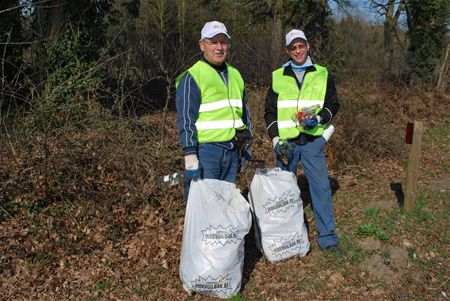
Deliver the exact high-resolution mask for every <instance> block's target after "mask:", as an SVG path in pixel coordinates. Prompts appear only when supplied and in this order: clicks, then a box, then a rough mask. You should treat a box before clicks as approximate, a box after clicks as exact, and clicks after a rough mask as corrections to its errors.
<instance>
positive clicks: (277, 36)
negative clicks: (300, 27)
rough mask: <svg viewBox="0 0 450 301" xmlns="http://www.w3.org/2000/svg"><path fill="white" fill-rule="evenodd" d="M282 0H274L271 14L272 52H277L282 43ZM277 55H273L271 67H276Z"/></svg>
mask: <svg viewBox="0 0 450 301" xmlns="http://www.w3.org/2000/svg"><path fill="white" fill-rule="evenodd" d="M282 12H283V0H274V14H273V39H272V53H277V54H278V53H279V49H280V45H282V42H281V41H282V37H283V18H282V16H281V13H282ZM278 60H279V56H278V55H274V56H273V60H272V68H273V69H274V68H275V67H276V64H277V63H278Z"/></svg>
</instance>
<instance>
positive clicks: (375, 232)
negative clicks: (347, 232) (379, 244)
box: [357, 222, 389, 240]
mask: <svg viewBox="0 0 450 301" xmlns="http://www.w3.org/2000/svg"><path fill="white" fill-rule="evenodd" d="M357 232H358V234H359V235H360V236H362V237H369V236H373V237H376V238H378V239H379V240H388V239H389V234H388V233H386V231H384V230H383V229H381V227H380V226H379V225H376V224H374V223H372V222H369V223H365V224H362V225H359V226H358V229H357Z"/></svg>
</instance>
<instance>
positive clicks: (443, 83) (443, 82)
mask: <svg viewBox="0 0 450 301" xmlns="http://www.w3.org/2000/svg"><path fill="white" fill-rule="evenodd" d="M449 52H450V43H449V44H448V45H447V50H446V51H445V56H444V61H443V62H442V66H441V69H440V71H439V80H438V82H437V85H436V88H437V89H438V90H440V91H445V89H447V86H448V81H449V76H448V65H449V62H448V57H449Z"/></svg>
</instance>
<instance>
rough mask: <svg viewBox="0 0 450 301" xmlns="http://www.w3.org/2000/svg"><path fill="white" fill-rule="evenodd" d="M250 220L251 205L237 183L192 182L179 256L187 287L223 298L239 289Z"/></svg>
mask: <svg viewBox="0 0 450 301" xmlns="http://www.w3.org/2000/svg"><path fill="white" fill-rule="evenodd" d="M251 221H252V220H251V212H250V205H249V204H248V202H247V201H246V200H245V199H244V197H243V196H242V195H241V194H240V192H239V190H238V189H237V188H236V186H235V184H232V183H228V182H225V181H220V180H212V179H205V180H200V181H193V182H192V183H191V188H190V191H189V197H188V201H187V208H186V217H185V221H184V232H183V242H182V246H181V258H180V278H181V280H182V282H183V287H184V289H185V290H187V291H188V292H189V293H191V292H198V293H200V294H204V295H208V296H214V297H218V298H222V299H226V298H230V297H232V296H233V295H236V294H238V293H239V290H240V289H241V280H242V272H243V267H244V237H245V235H246V234H247V233H248V232H249V231H250V227H251Z"/></svg>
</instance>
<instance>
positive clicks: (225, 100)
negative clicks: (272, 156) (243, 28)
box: [176, 21, 252, 200]
mask: <svg viewBox="0 0 450 301" xmlns="http://www.w3.org/2000/svg"><path fill="white" fill-rule="evenodd" d="M198 43H199V47H200V50H201V51H202V54H203V56H202V58H201V59H200V60H199V61H197V62H196V63H195V64H194V65H193V66H192V67H190V68H189V69H188V70H187V71H185V72H184V73H182V74H181V75H180V76H178V78H177V82H176V87H177V90H176V107H177V126H178V131H179V138H180V142H181V146H182V148H183V152H184V159H185V183H184V184H185V186H184V197H185V200H187V197H188V193H189V187H190V182H191V180H197V179H200V178H207V179H219V180H223V181H227V182H232V183H234V182H235V181H236V176H237V172H238V169H239V162H240V156H241V154H243V152H244V151H246V149H247V148H248V145H249V143H250V139H251V138H252V133H251V125H250V116H249V112H248V108H247V104H246V99H245V93H244V81H243V79H242V76H241V74H240V73H239V71H238V70H237V69H235V68H234V67H232V66H231V65H229V64H228V63H227V62H226V59H227V57H228V51H229V47H230V36H229V35H228V32H227V29H226V27H225V25H224V24H223V23H221V22H218V21H212V22H207V23H206V24H205V25H204V26H203V29H202V31H201V37H200V40H199V42H198Z"/></svg>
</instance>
